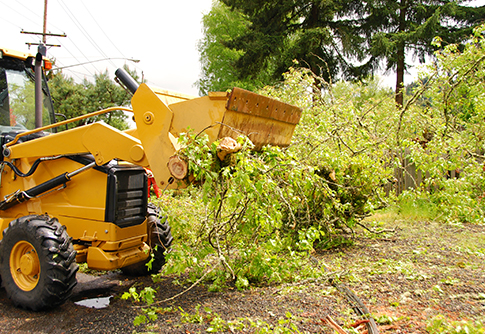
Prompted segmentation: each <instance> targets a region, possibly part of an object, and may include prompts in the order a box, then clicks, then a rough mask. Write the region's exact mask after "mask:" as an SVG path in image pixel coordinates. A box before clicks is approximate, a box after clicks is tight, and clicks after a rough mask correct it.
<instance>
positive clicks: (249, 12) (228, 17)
mask: <svg viewBox="0 0 485 334" xmlns="http://www.w3.org/2000/svg"><path fill="white" fill-rule="evenodd" d="M221 2H222V3H224V4H225V5H226V6H228V8H230V9H231V10H232V13H231V14H228V13H227V8H223V7H221V4H219V3H217V2H215V5H214V7H213V11H211V13H210V14H208V16H206V19H209V18H210V19H212V21H211V22H210V26H207V25H206V38H205V39H204V41H203V43H201V45H200V51H201V54H202V60H203V64H204V69H209V68H211V66H212V65H216V64H217V65H224V66H215V67H217V68H219V69H221V70H220V71H216V70H212V71H204V77H203V79H201V81H200V82H199V83H211V84H212V83H217V82H220V81H227V80H229V81H232V82H244V83H246V84H248V83H250V82H252V83H253V84H254V85H255V86H256V87H260V86H262V85H264V84H273V83H274V82H275V81H279V80H281V74H282V73H284V72H286V71H287V70H288V68H289V67H291V66H293V61H294V60H298V61H299V62H300V63H301V64H302V65H303V66H307V67H309V68H310V69H311V70H312V71H313V72H314V73H316V74H317V75H319V76H321V77H322V78H324V79H325V80H335V79H338V78H344V79H356V78H357V79H358V78H362V77H364V76H366V75H372V74H376V73H377V71H378V70H379V69H380V68H381V67H382V65H384V69H385V70H386V71H391V70H395V71H396V92H397V94H396V102H397V103H398V104H402V94H401V89H400V88H401V87H403V84H404V73H405V70H406V69H407V68H408V63H407V62H406V57H405V56H406V54H409V53H411V54H412V55H413V56H417V57H418V59H419V60H420V61H424V60H425V57H426V56H427V55H432V54H433V52H434V51H435V48H434V46H433V45H432V41H433V39H434V38H435V37H440V38H441V39H442V40H443V41H444V42H445V43H456V42H459V41H462V40H463V39H465V38H466V37H467V36H469V35H470V34H471V30H472V28H473V27H474V26H476V25H477V24H478V23H479V22H480V21H481V20H482V18H484V12H485V9H484V7H480V8H472V7H466V6H464V5H463V3H464V1H463V0H457V1H450V0H421V1H411V0H379V1H376V0H368V1H365V0H364V1H361V0H336V1H322V0H255V1H243V0H221ZM221 8H222V9H221ZM216 10H217V11H220V10H223V11H225V13H226V14H224V15H225V16H224V15H222V16H221V15H220V13H217V12H216ZM217 15H219V16H217ZM207 22H208V21H204V23H205V24H207ZM207 27H210V29H209V28H207ZM235 27H239V29H235ZM217 28H220V29H219V30H218V29H217ZM228 54H229V55H230V56H229V57H228ZM222 69H225V70H224V71H222ZM228 78H230V79H228ZM207 79H209V80H207ZM209 86H210V84H209ZM199 87H202V85H200V86H199Z"/></svg>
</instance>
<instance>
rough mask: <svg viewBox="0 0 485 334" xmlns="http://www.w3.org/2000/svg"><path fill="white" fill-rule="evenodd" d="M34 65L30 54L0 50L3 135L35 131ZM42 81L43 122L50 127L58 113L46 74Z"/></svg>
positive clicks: (0, 104)
mask: <svg viewBox="0 0 485 334" xmlns="http://www.w3.org/2000/svg"><path fill="white" fill-rule="evenodd" d="M34 62H35V57H34V56H33V55H31V54H27V53H21V52H16V51H11V50H8V49H4V48H0V133H12V132H22V131H26V130H32V129H34V128H35V73H34ZM44 63H45V64H49V63H48V62H44ZM42 78H43V83H42V91H43V94H44V98H43V110H42V123H43V124H44V125H48V124H52V123H54V122H55V114H54V107H53V104H52V99H51V97H50V93H49V88H48V86H47V80H46V77H45V75H44V74H43V75H42ZM54 132H55V129H54Z"/></svg>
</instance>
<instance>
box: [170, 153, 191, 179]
mask: <svg viewBox="0 0 485 334" xmlns="http://www.w3.org/2000/svg"><path fill="white" fill-rule="evenodd" d="M167 167H168V170H169V171H170V173H171V174H172V175H173V177H174V178H176V179H177V180H182V179H184V178H185V177H186V176H187V172H188V165H187V161H185V160H183V159H181V158H180V157H179V156H178V155H173V156H171V157H170V158H169V159H168V163H167Z"/></svg>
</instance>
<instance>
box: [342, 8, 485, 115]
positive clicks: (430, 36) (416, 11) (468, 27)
mask: <svg viewBox="0 0 485 334" xmlns="http://www.w3.org/2000/svg"><path fill="white" fill-rule="evenodd" d="M464 3H466V1H463V0H456V1H450V0H420V1H411V0H379V1H354V2H353V3H351V5H350V6H349V9H351V12H349V13H348V14H350V15H351V16H354V17H357V18H358V20H356V25H355V26H354V32H355V34H358V35H359V36H360V37H361V42H362V43H361V44H360V48H361V49H362V50H366V53H368V55H369V56H370V58H369V61H368V66H370V67H373V68H377V67H378V66H379V65H380V63H381V62H382V61H384V62H385V69H386V70H387V71H388V70H395V71H396V103H397V104H399V105H402V104H403V94H402V88H403V87H404V73H405V71H406V69H407V68H408V63H407V62H406V55H407V54H410V53H411V55H412V56H413V57H417V58H418V59H419V61H420V62H424V61H425V58H426V56H431V55H432V54H433V53H434V51H435V50H436V48H435V46H433V43H432V42H433V40H434V38H436V37H439V38H440V39H441V40H442V41H443V43H445V44H450V43H457V42H462V41H464V40H465V39H467V38H468V36H470V35H471V33H472V29H473V27H475V26H477V25H478V24H479V23H480V22H481V21H482V20H483V19H485V7H480V8H474V7H468V6H465V5H463V4H464Z"/></svg>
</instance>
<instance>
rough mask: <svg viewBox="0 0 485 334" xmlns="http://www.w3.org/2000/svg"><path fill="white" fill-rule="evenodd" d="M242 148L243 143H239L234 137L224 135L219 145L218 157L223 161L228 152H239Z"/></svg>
mask: <svg viewBox="0 0 485 334" xmlns="http://www.w3.org/2000/svg"><path fill="white" fill-rule="evenodd" d="M240 150H241V144H239V143H238V142H237V141H236V140H235V139H234V138H231V137H224V138H222V139H221V141H220V142H219V145H218V146H217V157H218V158H219V159H220V160H221V161H223V160H224V159H225V158H226V156H227V155H228V154H231V153H235V152H239V151H240Z"/></svg>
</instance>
